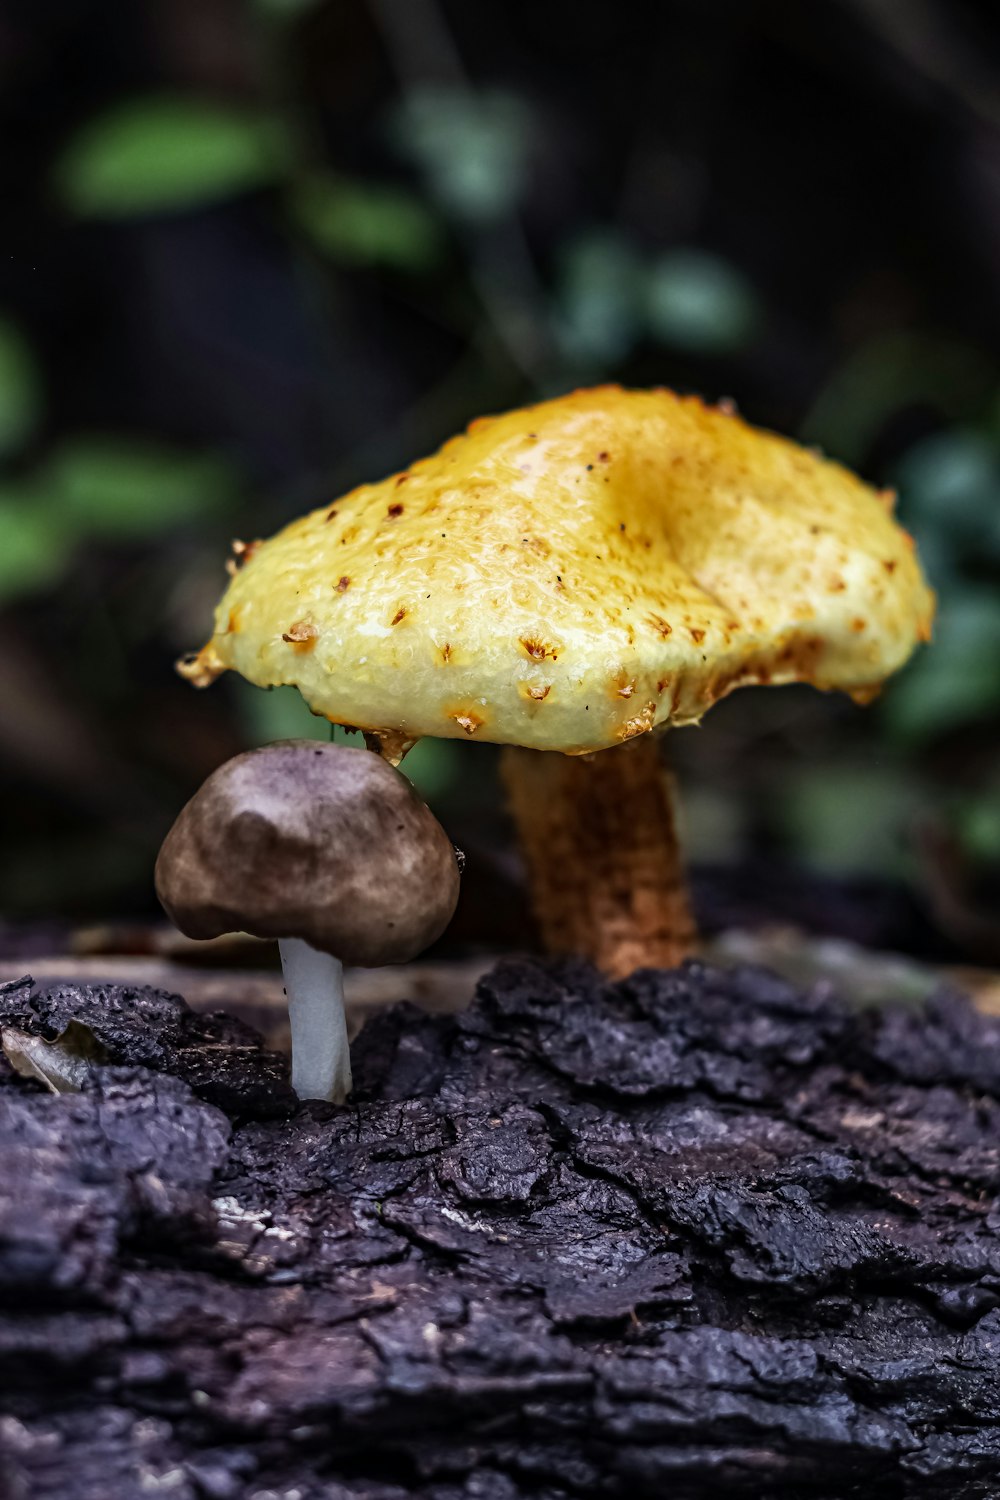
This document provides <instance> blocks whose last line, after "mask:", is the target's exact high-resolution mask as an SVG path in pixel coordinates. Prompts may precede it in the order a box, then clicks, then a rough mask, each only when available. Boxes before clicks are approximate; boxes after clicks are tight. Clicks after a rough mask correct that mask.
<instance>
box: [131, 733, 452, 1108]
mask: <svg viewBox="0 0 1000 1500" xmlns="http://www.w3.org/2000/svg"><path fill="white" fill-rule="evenodd" d="M458 889H459V869H458V863H457V861H456V857H455V850H454V848H453V846H452V843H451V841H450V839H449V838H448V835H447V834H446V833H445V831H444V829H443V828H442V827H441V825H440V823H439V822H438V821H437V819H436V818H435V817H434V815H433V813H432V812H431V811H430V809H429V808H428V807H427V806H426V805H425V804H424V803H423V802H421V800H420V798H419V797H418V796H417V794H416V792H415V791H414V790H413V787H412V786H411V785H410V783H409V782H408V781H407V779H406V778H405V776H403V775H402V774H401V773H400V772H399V771H396V770H395V769H394V768H393V767H392V766H391V765H390V764H389V763H388V761H385V760H382V759H381V758H380V757H379V756H377V755H371V754H369V752H368V751H367V750H355V749H348V748H347V747H346V746H344V745H332V744H323V743H320V742H317V741H315V740H283V741H279V742H278V743H276V744H273V745H267V746H265V747H264V748H263V749H260V750H250V751H248V752H247V753H246V754H244V755H237V756H236V757H235V758H234V759H233V760H229V761H226V763H225V764H224V765H222V766H220V767H219V768H218V770H216V771H213V773H212V775H211V776H209V778H208V779H207V781H206V782H205V783H204V785H203V786H202V787H201V788H200V789H199V791H197V792H196V793H195V795H194V796H193V797H192V799H191V801H190V802H189V803H188V804H187V805H186V807H184V808H183V810H182V811H181V813H180V816H179V817H178V819H177V821H176V822H175V824H174V826H173V827H172V828H171V830H170V832H169V833H168V834H167V837H166V839H165V840H164V842H163V847H162V848H161V850H160V854H159V858H158V859H157V862H156V891H157V895H158V896H159V898H160V901H161V903H162V905H163V907H164V909H165V911H166V912H167V915H168V916H169V917H170V919H171V920H172V921H173V922H174V923H175V925H176V926H177V927H179V928H180V930H181V932H183V933H185V934H186V935H187V936H188V937H193V938H213V937H218V936H220V935H221V934H222V933H225V932H234V931H239V932H249V933H252V934H253V935H254V936H255V937H263V938H277V939H278V946H279V950H280V952H281V961H282V968H283V970H284V975H285V990H286V993H287V995H288V1010H289V1017H290V1020H291V1027H292V1086H293V1088H294V1089H295V1091H296V1093H297V1094H298V1095H299V1097H300V1098H303V1099H331V1100H333V1101H334V1102H335V1103H340V1102H342V1101H343V1100H344V1099H345V1098H346V1097H347V1095H348V1094H349V1093H350V1090H351V1064H350V1052H349V1048H348V1040H347V1028H346V1022H345V1018H344V990H343V965H344V964H345V963H348V964H363V965H368V966H375V965H378V964H387V963H405V962H407V961H408V960H410V959H412V958H415V957H416V955H417V954H418V953H420V952H422V951H423V949H424V948H426V947H428V945H429V944H430V943H432V942H433V941H434V940H435V938H437V937H439V936H440V934H441V933H442V932H443V931H444V929H445V927H446V926H447V925H448V922H449V921H450V920H451V916H452V913H453V912H454V910H455V904H456V902H457V900H458Z"/></svg>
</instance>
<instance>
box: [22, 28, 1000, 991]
mask: <svg viewBox="0 0 1000 1500" xmlns="http://www.w3.org/2000/svg"><path fill="white" fill-rule="evenodd" d="M992 11H993V7H991V6H990V5H987V4H985V3H984V4H979V5H976V4H972V3H965V0H947V3H946V0H813V3H810V4H808V5H803V4H800V3H795V0H747V3H737V0H646V3H632V0H619V3H617V4H609V3H608V0H463V3H458V0H452V3H448V0H256V3H254V4H250V3H238V0H117V3H115V0H5V3H4V5H3V8H2V13H0V138H2V146H0V202H2V228H3V233H2V242H0V461H2V465H3V468H2V477H0V806H2V814H0V911H2V912H3V913H4V915H6V916H7V917H8V918H12V919H25V918H30V919H41V918H46V917H51V916H53V915H55V916H58V917H64V918H67V919H82V918H87V917H92V916H94V915H96V914H100V913H115V914H136V915H138V914H143V913H146V912H151V911H152V910H153V905H154V903H153V896H152V889H151V878H150V871H151V866H152V859H153V857H154V853H155V849H156V847H157V845H158V842H159V839H160V838H161V837H162V834H163V833H164V831H165V830H166V828H167V826H168V825H169V823H170V821H171V820H172V818H173V816H174V814H175V812H176V810H177V808H178V807H179V806H180V804H181V802H182V801H183V800H184V799H185V798H186V797H187V796H188V795H189V794H190V793H191V791H192V790H193V789H194V787H195V786H196V785H197V784H198V782H199V781H200V780H201V779H202V778H203V777H204V775H205V774H206V773H207V772H208V771H209V770H211V769H212V768H213V767H214V766H215V765H216V764H217V763H218V762H219V761H221V760H222V759H224V758H225V757H226V756H228V755H230V754H232V753H233V752H235V751H236V750H238V749H240V748H242V747H245V746H247V745H248V744H252V743H255V742H259V741H261V740H265V739H271V738H274V737H277V736H280V735H284V734H289V733H300V732H305V733H316V732H323V726H321V725H319V722H318V721H316V720H313V719H312V718H311V717H310V716H309V715H308V713H307V712H305V711H304V709H303V707H302V705H301V704H300V702H299V700H298V699H297V697H296V695H295V694H294V692H292V691H291V690H281V691H278V692H273V693H262V692H259V691H257V690H255V689H252V688H249V687H248V686H246V685H244V684H242V683H241V682H239V681H237V680H235V679H233V680H232V681H224V682H222V683H220V684H219V685H218V686H217V687H216V688H215V689H213V690H212V691H211V692H208V693H204V694H198V693H195V692H193V691H192V690H191V689H190V688H189V687H187V686H186V685H185V684H184V683H182V682H181V681H180V680H179V679H177V678H176V677H175V676H174V674H173V672H172V667H171V663H172V661H173V659H174V657H175V656H177V655H178V654H179V653H180V652H181V651H184V650H187V649H188V648H190V647H192V646H195V645H198V644H200V642H201V641H202V640H203V639H204V637H205V635H206V632H207V628H208V623H209V617H210V611H211V607H212V605H213V604H214V602H215V599H216V597H217V595H218V593H219V591H220V590H221V587H222V585H223V583H224V575H223V562H224V558H225V556H226V554H227V550H228V544H229V541H230V538H231V537H233V536H240V537H244V538H246V537H252V536H257V535H261V534H267V533H268V532H270V531H271V530H273V529H275V528H276V527H278V526H279V525H280V524H281V523H283V522H284V521H285V520H286V519H289V518H290V517H291V516H293V515H295V514H297V513H299V512H300V511H302V510H304V509H306V508H308V507H310V506H313V505H317V504H319V503H321V502H323V501H326V500H329V499H330V498H331V497H333V496H334V495H336V494H337V493H339V492H340V491H342V490H343V489H345V488H346V487H348V486H350V485H351V484H354V483H356V482H358V481H360V480H362V479H370V478H375V477H378V476H379V475H381V474H382V473H383V472H385V471H387V470H388V469H389V468H391V467H392V466H394V465H399V464H403V463H405V462H406V461H407V460H409V459H412V458H413V457H415V456H417V455H419V454H420V453H422V452H424V451H427V450H429V449H431V448H432V447H434V446H436V445H437V443H438V442H439V441H441V440H442V439H443V438H445V437H446V436H448V435H449V434H450V433H451V432H452V431H454V430H455V429H457V428H458V427H460V426H461V425H462V424H464V423H465V422H466V421H467V420H468V419H469V418H471V417H473V416H475V415H477V414H479V413H480V412H483V411H487V410H491V409H497V408H502V407H506V406H510V405H513V404H517V403H520V402H523V401H527V400H530V399H532V398H535V397H537V396H539V395H542V394H551V393H555V392H558V391H562V390H566V389H568V388H570V387H572V386H573V385H576V384H581V383H589V382H593V381H598V380H603V379H614V380H621V381H623V382H626V383H632V384H653V383H664V384H670V385H675V386H677V387H680V388H683V389H691V390H697V391H700V392H702V393H703V394H705V395H706V396H707V397H709V398H713V399H714V398H717V397H719V396H730V397H733V398H735V399H736V400H737V402H738V404H739V406H740V407H741V409H742V410H743V411H744V413H745V414H746V415H747V416H748V417H749V418H750V419H751V420H753V421H756V422H760V423H763V424H766V425H769V426H773V427H775V428H778V429H780V430H782V431H784V432H787V433H790V434H793V435H795V436H798V437H799V438H801V439H802V440H803V441H806V442H809V443H812V444H818V445H820V446H822V447H823V448H824V449H825V450H826V451H828V452H829V453H830V454H832V455H833V456H836V457H838V458H841V459H844V460H845V461H847V462H848V463H850V464H852V465H855V466H857V467H858V468H859V469H860V471H861V472H862V473H863V474H864V475H865V476H866V477H867V478H869V479H871V480H873V481H876V482H878V483H880V484H895V485H898V486H899V487H900V489H901V492H902V501H901V515H902V519H903V520H904V522H905V523H906V524H908V525H909V526H910V527H911V528H912V529H913V530H914V531H915V532H916V533H917V536H918V540H919V543H920V548H921V552H922V554H923V556H924V558H925V560H926V564H927V567H928V570H929V572H930V574H931V577H932V581H933V582H934V584H935V586H936V587H937V589H938V591H939V594H940V601H941V614H940V619H939V625H938V630H937V637H936V640H935V643H934V646H933V647H932V648H931V649H930V650H927V651H925V652H923V653H922V654H921V656H920V657H919V659H918V660H917V661H916V662H915V664H914V665H913V666H912V667H911V668H910V669H908V670H907V672H906V673H904V674H903V675H902V676H901V678H900V679H899V680H898V682H897V683H895V684H894V685H893V687H892V688H891V689H890V690H889V691H888V692H887V693H886V694H885V696H884V698H883V699H882V700H881V702H880V703H879V704H878V705H877V706H876V707H874V708H872V709H869V710H866V711H862V710H860V709H857V708H855V707H854V706H853V705H851V704H850V703H849V702H847V701H846V700H845V701H844V702H840V701H834V700H833V699H828V698H825V697H823V696H821V695H819V694H817V693H814V692H811V691H807V690H804V689H803V690H798V689H784V690H781V691H775V690H756V691H746V692H743V693H740V694H737V695H735V696H734V697H733V698H732V699H730V700H729V701H728V702H726V703H724V704H722V705H720V706H719V707H718V708H717V709H715V710H714V712H713V713H712V714H711V716H710V717H709V718H708V719H707V720H706V724H705V727H704V728H703V729H701V730H699V731H694V730H690V731H684V732H682V733H679V734H676V735H674V736H672V737H671V741H672V743H671V749H672V752H673V755H674V758H675V761H676V763H677V765H678V767H679V769H680V771H681V774H682V777H683V780H684V783H685V807H686V815H687V819H688V823H689V828H688V842H689V846H690V847H691V849H692V850H693V853H694V855H695V858H696V859H697V860H698V861H699V862H701V863H702V864H707V865H710V866H716V867H721V868H723V869H724V870H728V871H729V876H728V877H727V878H728V879H729V880H730V882H736V885H737V886H738V885H739V882H740V881H741V880H742V882H743V888H744V889H752V890H753V891H755V892H756V893H757V896H758V898H759V899H760V901H761V902H763V903H764V904H765V905H766V904H767V902H768V901H769V900H772V901H773V902H775V903H776V904H777V906H778V907H781V905H782V901H784V903H785V907H786V908H787V906H788V892H789V891H792V890H797V889H799V882H798V877H797V876H796V875H795V874H794V873H793V872H794V871H795V870H796V869H798V868H800V867H807V868H809V869H811V870H813V871H816V872H818V873H819V874H821V875H822V874H825V875H828V876H835V877H838V879H840V880H841V881H845V880H846V881H847V882H848V887H847V888H849V889H861V890H862V892H863V893H864V894H863V897H862V899H861V900H860V903H858V902H855V905H854V907H853V908H852V910H853V916H852V918H851V921H850V922H849V923H848V926H851V923H853V927H852V930H853V931H855V932H859V933H860V935H861V936H870V937H871V938H872V939H873V940H878V941H884V940H898V941H901V942H907V941H911V945H912V946H917V947H919V946H921V944H925V945H926V944H930V945H931V946H934V945H937V946H938V947H943V948H947V947H949V946H950V947H951V948H952V949H955V950H958V951H961V952H962V953H964V954H967V955H968V956H974V957H979V958H983V959H986V960H989V959H996V960H998V961H1000V937H998V936H997V926H998V924H997V921H996V912H997V910H998V909H1000V877H998V869H1000V755H998V749H1000V381H998V362H997V350H998V343H1000V338H998V332H1000V329H998V311H1000V306H998V303H1000V297H998V293H1000V69H998V65H997V28H996V25H995V20H994V21H993V23H992V24H991V12H992ZM407 769H408V770H411V772H412V774H413V775H414V778H415V779H416V780H418V782H419V784H420V785H421V786H422V787H423V789H424V790H425V792H426V794H427V795H428V797H429V798H430V799H431V801H432V802H433V803H434V805H435V806H436V808H437V809H438V810H439V812H440V813H441V815H442V816H443V817H444V818H445V819H446V820H448V822H449V825H450V826H451V827H452V830H453V832H454V834H455V836H456V837H458V838H459V839H460V840H461V841H463V842H464V843H465V844H466V845H467V846H468V848H469V851H470V854H472V855H473V868H475V869H477V870H478V875H477V877H476V878H477V879H478V880H480V881H481V882H484V883H485V884H488V882H489V881H490V880H493V882H494V887H495V889H496V890H498V891H501V892H502V890H503V887H504V881H505V880H507V878H508V877H509V875H510V866H509V862H508V856H507V853H506V842H505V831H504V823H503V818H502V814H501V812H500V809H499V797H498V792H497V788H496V782H495V772H494V754H493V752H492V751H491V750H490V749H489V747H470V746H464V745H456V744H452V743H445V744H425V745H424V746H421V747H420V748H419V749H418V750H417V751H416V752H415V753H414V756H413V758H412V760H411V761H409V762H408V763H407ZM762 872H763V874H762ZM859 880H861V881H862V882H884V883H886V884H885V885H882V884H879V885H878V887H877V889H878V890H880V891H884V890H890V891H897V892H904V893H905V895H904V896H903V898H901V899H903V901H904V905H905V907H906V910H907V911H909V912H911V913H916V914H918V915H919V914H921V913H922V914H923V916H924V917H926V918H928V919H929V920H928V921H927V922H926V924H923V923H918V924H917V925H916V926H912V927H911V929H910V935H909V939H908V938H907V937H906V936H905V935H901V934H900V933H899V932H897V931H896V930H895V929H892V928H891V924H890V926H889V928H886V926H885V925H884V924H883V925H881V926H880V925H879V923H878V922H877V921H874V920H873V923H872V925H871V927H870V930H869V929H868V928H866V927H865V922H864V919H863V918H864V913H865V912H870V911H872V910H874V909H875V908H876V907H878V902H877V901H876V900H875V896H874V894H873V893H874V891H875V889H876V886H870V887H869V886H866V885H864V884H863V885H862V886H861V887H858V885H857V882H858V881H859ZM851 882H853V883H854V884H853V885H852V884H851ZM485 884H484V889H485ZM782 893H784V894H782ZM995 898H996V899H995ZM822 899H826V898H822ZM829 899H830V901H831V902H833V900H834V898H833V896H832V895H830V897H829ZM880 899H882V898H881V897H880ZM895 899H896V897H893V900H895ZM487 904H489V905H491V906H493V907H495V908H496V909H500V908H502V906H503V902H502V901H499V902H498V903H497V902H491V903H487ZM820 904H822V900H821V901H820ZM890 904H891V903H890ZM783 909H784V908H783ZM878 909H879V910H881V909H882V908H881V907H878ZM894 909H895V908H894ZM859 913H861V917H859V915H858V914H859ZM494 915H495V912H494ZM838 920H839V918H838V916H837V914H836V912H835V911H834V912H830V911H828V912H827V913H826V914H825V916H824V915H821V916H820V918H819V921H820V925H823V924H824V923H825V925H827V926H830V927H833V928H836V927H837V925H838ZM928 934H930V936H928ZM473 935H474V936H475V935H476V934H475V933H473ZM478 935H480V936H482V937H483V939H484V940H489V938H490V936H491V934H490V933H489V932H488V931H485V930H484V931H483V932H482V933H480V934H478Z"/></svg>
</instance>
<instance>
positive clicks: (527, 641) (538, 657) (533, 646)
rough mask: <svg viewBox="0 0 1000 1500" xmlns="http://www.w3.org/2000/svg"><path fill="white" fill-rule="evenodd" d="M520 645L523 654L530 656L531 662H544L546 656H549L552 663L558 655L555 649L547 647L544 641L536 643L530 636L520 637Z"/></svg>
mask: <svg viewBox="0 0 1000 1500" xmlns="http://www.w3.org/2000/svg"><path fill="white" fill-rule="evenodd" d="M521 645H522V646H523V647H524V650H525V654H526V655H527V656H530V657H531V660H532V661H544V660H545V658H546V657H547V656H551V658H552V660H553V661H555V660H556V659H557V655H558V653H557V651H556V648H555V647H554V646H549V645H547V644H546V643H545V641H536V640H534V639H533V638H532V637H531V636H527V635H522V637H521Z"/></svg>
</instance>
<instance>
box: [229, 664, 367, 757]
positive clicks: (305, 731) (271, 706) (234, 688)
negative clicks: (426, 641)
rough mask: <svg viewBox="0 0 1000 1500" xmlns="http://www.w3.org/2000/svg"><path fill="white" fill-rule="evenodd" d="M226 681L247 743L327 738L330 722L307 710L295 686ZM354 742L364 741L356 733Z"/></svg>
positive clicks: (230, 679)
mask: <svg viewBox="0 0 1000 1500" xmlns="http://www.w3.org/2000/svg"><path fill="white" fill-rule="evenodd" d="M227 684H228V688H229V692H230V693H231V694H232V696H233V697H234V698H235V700H236V710H237V713H238V715H239V718H240V722H241V724H242V725H243V730H244V733H245V735H246V738H247V743H248V744H249V745H250V746H255V745H269V744H270V743H271V742H272V741H273V740H327V739H329V738H330V725H329V724H328V723H327V721H326V719H324V718H321V717H319V716H318V715H316V714H314V713H313V712H312V711H311V710H310V708H309V706H308V704H307V703H306V700H305V699H304V698H303V696H302V694H301V693H300V692H299V690H298V688H294V687H275V688H259V687H254V685H253V683H252V682H247V681H246V679H245V678H242V677H236V676H233V675H231V676H230V677H229V678H228V679H227ZM353 742H354V744H355V745H361V744H363V743H364V742H363V741H362V740H361V738H360V737H359V736H358V735H355V736H354V741H353Z"/></svg>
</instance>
